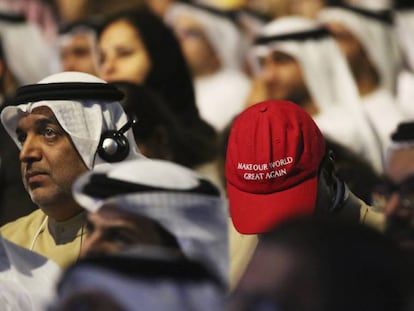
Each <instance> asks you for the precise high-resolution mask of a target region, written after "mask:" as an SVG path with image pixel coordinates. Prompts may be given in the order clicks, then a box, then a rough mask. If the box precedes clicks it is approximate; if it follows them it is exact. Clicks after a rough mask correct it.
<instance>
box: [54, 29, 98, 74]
mask: <svg viewBox="0 0 414 311" xmlns="http://www.w3.org/2000/svg"><path fill="white" fill-rule="evenodd" d="M97 29H98V25H97V24H95V23H93V22H89V21H88V22H86V21H78V22H75V23H72V24H68V25H64V26H62V27H61V28H60V29H59V40H58V41H59V51H60V61H61V67H62V71H80V72H85V73H89V74H92V75H95V76H96V75H97V68H98V67H97V66H98V59H97V58H98V56H97V50H96V33H97Z"/></svg>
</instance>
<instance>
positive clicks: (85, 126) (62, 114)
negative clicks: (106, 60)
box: [1, 72, 142, 169]
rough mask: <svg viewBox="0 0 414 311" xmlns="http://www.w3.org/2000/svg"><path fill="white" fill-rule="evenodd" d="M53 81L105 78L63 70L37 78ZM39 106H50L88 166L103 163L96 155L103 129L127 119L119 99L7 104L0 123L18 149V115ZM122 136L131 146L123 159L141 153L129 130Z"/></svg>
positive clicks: (114, 126) (19, 116)
mask: <svg viewBox="0 0 414 311" xmlns="http://www.w3.org/2000/svg"><path fill="white" fill-rule="evenodd" d="M56 82H85V83H88V82H89V83H106V82H105V81H104V80H101V79H99V78H97V77H95V76H93V75H89V74H86V73H80V72H62V73H58V74H54V75H51V76H49V77H47V78H45V79H43V80H41V81H39V83H38V84H48V83H56ZM41 106H46V107H49V108H50V109H51V110H52V111H53V113H54V115H55V117H56V119H57V120H58V122H59V124H60V125H61V126H62V128H63V129H64V131H65V132H66V133H68V134H69V135H70V137H71V139H72V142H73V144H74V145H75V147H76V149H77V151H78V152H79V154H80V156H81V157H82V159H83V161H84V163H85V165H86V166H87V167H88V168H89V169H92V168H93V167H94V166H96V165H98V164H100V163H106V162H105V160H103V159H102V158H100V157H99V156H98V155H97V147H98V145H99V141H100V138H101V134H102V133H103V132H104V131H106V130H119V129H120V128H121V127H122V126H123V125H125V124H126V123H127V121H128V117H127V115H126V114H125V112H124V110H123V108H122V106H121V104H120V103H119V102H105V101H102V100H99V101H97V100H96V101H93V100H89V101H86V100H85V101H75V100H43V101H38V102H31V103H27V104H21V105H18V106H8V107H6V108H4V110H3V111H2V113H1V122H2V123H3V125H4V127H5V129H6V130H7V132H8V134H9V135H10V136H11V138H12V139H13V140H14V142H15V143H16V145H17V146H18V147H19V148H20V143H19V141H18V140H17V135H16V128H17V125H18V122H19V120H20V118H21V117H22V115H23V114H24V113H30V112H31V111H33V109H35V108H36V107H41ZM125 135H126V137H127V139H128V141H129V145H130V152H129V155H128V157H127V158H126V160H130V159H134V158H137V157H140V156H142V155H141V154H140V153H139V151H138V147H137V146H136V142H135V139H134V135H133V132H132V129H129V130H128V131H127V132H126V133H125Z"/></svg>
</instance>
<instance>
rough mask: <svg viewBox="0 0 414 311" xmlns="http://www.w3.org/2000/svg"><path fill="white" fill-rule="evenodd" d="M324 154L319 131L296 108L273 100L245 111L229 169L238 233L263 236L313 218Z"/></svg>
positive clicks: (236, 126) (234, 134)
mask: <svg viewBox="0 0 414 311" xmlns="http://www.w3.org/2000/svg"><path fill="white" fill-rule="evenodd" d="M324 154H325V139H324V137H323V136H322V133H321V131H320V130H319V128H318V126H317V125H316V124H315V122H314V121H313V120H312V118H311V117H310V116H309V114H308V113H307V112H306V111H305V110H303V109H302V108H301V107H299V106H298V105H296V104H294V103H292V102H287V101H280V100H269V101H265V102H261V103H258V104H255V105H253V106H251V107H249V108H248V109H246V110H245V111H243V112H242V113H241V114H240V115H239V116H238V117H237V118H236V119H235V121H234V123H233V125H232V128H231V132H230V136H229V140H228V146H227V155H226V169H225V172H226V179H227V194H228V198H229V205H230V214H231V218H232V221H233V224H234V226H235V228H236V229H237V231H239V232H240V233H243V234H257V233H262V232H266V231H268V230H270V229H271V228H273V227H274V226H275V225H277V224H278V223H280V222H282V221H284V220H286V219H289V218H292V217H297V216H304V215H310V214H312V213H313V210H314V207H315V203H316V196H317V187H318V170H319V165H320V163H321V161H322V159H323V157H324Z"/></svg>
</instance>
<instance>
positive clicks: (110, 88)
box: [9, 82, 124, 105]
mask: <svg viewBox="0 0 414 311" xmlns="http://www.w3.org/2000/svg"><path fill="white" fill-rule="evenodd" d="M123 97H124V93H123V92H122V91H120V90H119V89H118V88H116V87H115V86H114V85H112V84H109V83H93V82H56V83H39V84H30V85H25V86H22V87H20V88H18V89H17V91H16V96H15V98H13V99H11V100H10V102H9V103H10V104H11V105H18V104H24V103H28V102H37V101H41V100H103V101H106V102H112V101H119V100H121V99H122V98H123Z"/></svg>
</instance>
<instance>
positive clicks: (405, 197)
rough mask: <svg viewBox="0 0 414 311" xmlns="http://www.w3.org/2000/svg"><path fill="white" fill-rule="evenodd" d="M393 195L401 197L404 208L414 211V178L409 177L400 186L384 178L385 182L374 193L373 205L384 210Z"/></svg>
mask: <svg viewBox="0 0 414 311" xmlns="http://www.w3.org/2000/svg"><path fill="white" fill-rule="evenodd" d="M392 194H398V195H399V199H400V205H401V206H402V207H404V208H410V209H414V176H409V177H407V178H406V179H404V180H403V181H402V182H401V183H398V184H396V183H394V182H392V181H391V180H389V179H388V178H384V182H383V183H382V184H380V185H378V186H376V187H375V189H374V191H373V193H372V201H373V205H374V206H375V207H377V208H379V209H381V210H383V209H384V207H385V204H386V203H387V201H388V200H389V199H390V198H391V195H392Z"/></svg>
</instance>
